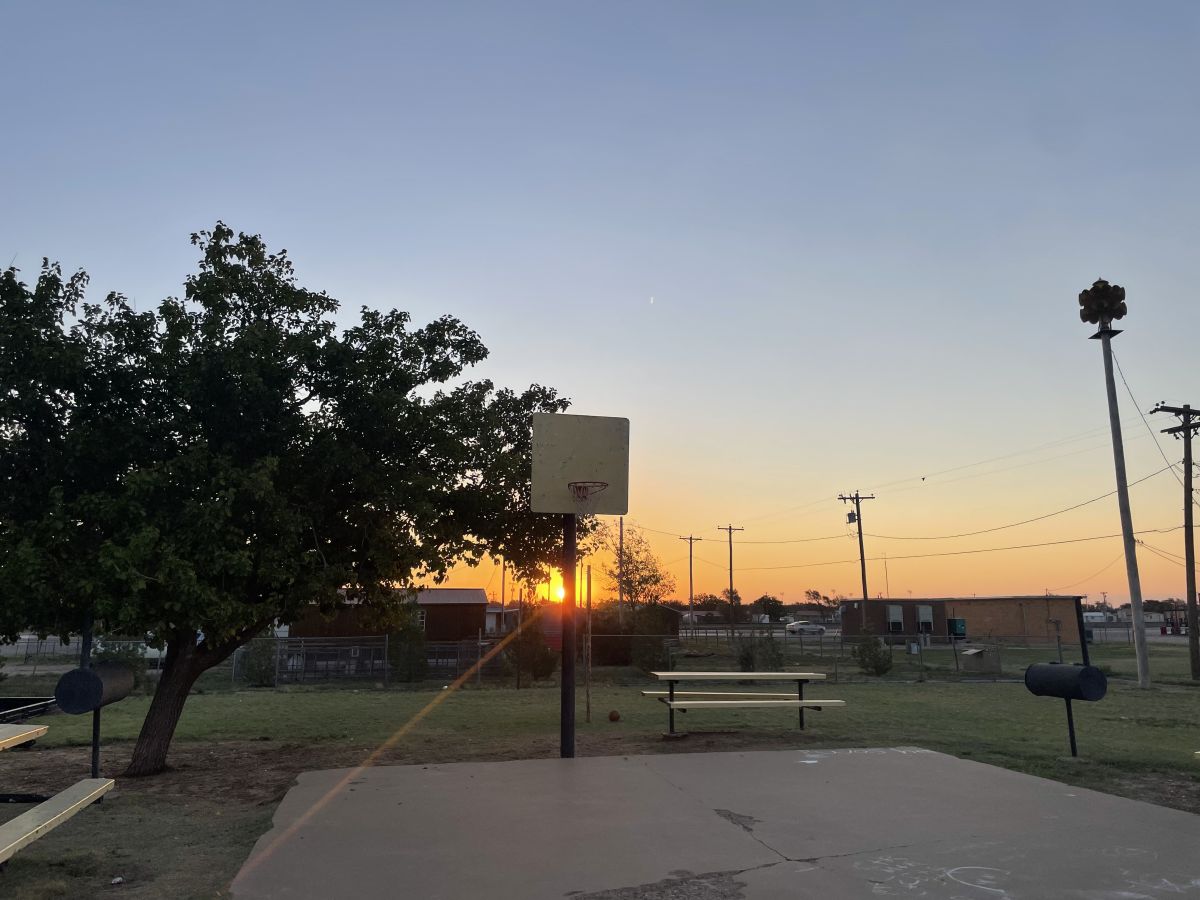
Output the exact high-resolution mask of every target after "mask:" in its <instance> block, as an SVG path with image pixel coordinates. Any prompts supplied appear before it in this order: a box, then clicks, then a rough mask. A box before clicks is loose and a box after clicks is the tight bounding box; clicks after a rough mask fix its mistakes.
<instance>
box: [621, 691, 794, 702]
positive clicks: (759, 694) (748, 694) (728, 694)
mask: <svg viewBox="0 0 1200 900" xmlns="http://www.w3.org/2000/svg"><path fill="white" fill-rule="evenodd" d="M642 696H643V697H669V696H671V692H670V691H642ZM675 696H676V697H714V698H717V699H720V698H721V697H725V698H726V699H729V700H741V699H746V700H754V699H759V700H772V699H776V700H795V699H797V698H796V692H795V691H792V692H791V693H790V694H772V693H768V692H767V691H745V692H744V693H739V692H738V691H676V692H675Z"/></svg>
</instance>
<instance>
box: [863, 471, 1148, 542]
mask: <svg viewBox="0 0 1200 900" xmlns="http://www.w3.org/2000/svg"><path fill="white" fill-rule="evenodd" d="M1170 468H1171V466H1170V465H1167V466H1165V467H1164V468H1161V469H1159V470H1158V471H1157V472H1151V473H1150V474H1149V475H1146V476H1145V477H1144V478H1139V479H1138V480H1137V481H1131V482H1130V483H1129V486H1130V487H1133V486H1134V485H1135V484H1141V483H1142V482H1143V481H1148V480H1150V479H1151V478H1153V477H1154V476H1156V475H1161V474H1162V473H1163V472H1165V471H1167V469H1170ZM1115 493H1116V491H1115V490H1111V491H1109V492H1108V493H1107V494H1101V495H1100V496H1099V497H1092V498H1091V499H1090V500H1084V501H1083V502H1082V503H1076V504H1075V505H1074V506H1068V507H1065V508H1063V509H1056V510H1055V511H1054V512H1049V513H1046V514H1045V515H1041V516H1034V517H1033V518H1032V519H1022V520H1021V521H1020V522H1011V523H1009V524H1008V525H997V526H995V527H994V528H982V529H980V530H979V531H964V532H962V533H961V534H934V535H894V534H870V533H868V535H867V536H868V537H873V538H882V539H883V540H886V541H946V540H951V539H952V538H962V537H975V536H976V535H980V534H991V533H992V532H993V531H1004V530H1005V529H1006V528H1016V527H1018V526H1020V525H1029V524H1030V523H1032V522H1041V521H1042V520H1043V519H1051V518H1053V517H1054V516H1061V515H1062V514H1063V513H1069V512H1073V511H1074V510H1077V509H1082V508H1083V507H1085V506H1088V505H1089V504H1092V503H1096V502H1098V501H1100V500H1103V499H1105V498H1106V497H1111V496H1112V495H1113V494H1115Z"/></svg>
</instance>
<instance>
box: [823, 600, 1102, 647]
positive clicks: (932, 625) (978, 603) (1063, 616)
mask: <svg viewBox="0 0 1200 900" xmlns="http://www.w3.org/2000/svg"><path fill="white" fill-rule="evenodd" d="M1079 599H1082V598H1080V597H1077V596H1075V595H1070V596H1062V595H1046V596H1041V597H1038V596H1032V597H1021V596H1017V597H936V598H928V599H920V600H918V599H906V600H896V599H886V600H885V599H879V600H868V601H866V603H865V604H864V603H863V601H862V600H844V601H842V605H841V616H842V634H844V635H845V636H846V637H854V636H858V635H861V634H864V633H867V634H875V635H879V636H880V637H886V636H887V635H889V634H891V635H897V636H900V635H916V634H929V635H932V636H934V637H937V638H945V637H947V636H948V635H949V634H950V633H951V620H962V622H963V623H964V625H965V627H966V637H967V638H970V639H975V640H986V639H988V638H997V639H998V638H1026V639H1030V640H1035V641H1047V642H1050V641H1053V640H1054V639H1055V638H1056V637H1061V638H1062V640H1063V641H1064V642H1065V643H1068V644H1074V643H1078V642H1079V628H1078V625H1077V623H1076V619H1075V601H1076V600H1079Z"/></svg>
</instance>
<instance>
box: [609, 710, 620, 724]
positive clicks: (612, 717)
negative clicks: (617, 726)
mask: <svg viewBox="0 0 1200 900" xmlns="http://www.w3.org/2000/svg"><path fill="white" fill-rule="evenodd" d="M608 721H610V722H619V721H621V714H620V713H619V712H617V711H616V710H615V709H614V710H613V711H612V712H610V713H609V714H608Z"/></svg>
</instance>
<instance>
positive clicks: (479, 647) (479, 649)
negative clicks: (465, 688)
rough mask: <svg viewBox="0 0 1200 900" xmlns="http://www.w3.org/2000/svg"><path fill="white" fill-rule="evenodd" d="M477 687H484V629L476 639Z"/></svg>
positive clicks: (480, 630)
mask: <svg viewBox="0 0 1200 900" xmlns="http://www.w3.org/2000/svg"><path fill="white" fill-rule="evenodd" d="M475 687H477V688H481V687H483V629H482V628H480V629H479V635H478V637H476V638H475Z"/></svg>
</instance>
